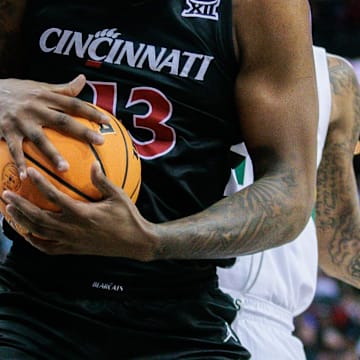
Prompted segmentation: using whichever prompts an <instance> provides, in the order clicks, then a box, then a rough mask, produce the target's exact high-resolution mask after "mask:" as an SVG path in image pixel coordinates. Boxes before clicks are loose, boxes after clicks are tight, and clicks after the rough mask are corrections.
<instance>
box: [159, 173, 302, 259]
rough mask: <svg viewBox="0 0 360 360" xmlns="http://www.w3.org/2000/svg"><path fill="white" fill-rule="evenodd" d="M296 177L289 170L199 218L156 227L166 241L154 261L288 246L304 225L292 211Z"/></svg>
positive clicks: (235, 253)
mask: <svg viewBox="0 0 360 360" xmlns="http://www.w3.org/2000/svg"><path fill="white" fill-rule="evenodd" d="M294 172H295V171H294ZM294 172H291V170H289V169H288V168H287V169H284V170H283V173H282V176H279V175H277V176H269V177H264V178H262V179H261V180H258V181H256V183H254V184H253V185H252V186H250V187H248V188H245V189H244V190H242V191H240V192H238V193H237V194H235V195H232V196H230V197H228V198H226V199H223V200H221V201H220V202H218V203H216V204H215V205H213V206H212V207H210V208H208V209H207V210H205V211H203V212H201V213H199V214H197V215H194V216H191V217H188V218H185V219H181V220H177V221H174V222H172V223H167V224H166V225H165V226H164V227H161V226H160V229H159V230H160V231H161V232H162V234H161V238H163V239H164V241H163V243H162V245H163V246H162V248H161V254H158V256H159V257H162V258H163V257H167V256H169V257H171V256H175V257H176V258H184V259H186V258H190V257H191V258H193V259H194V258H200V259H201V258H224V257H234V256H237V255H241V254H248V253H253V252H256V251H261V250H265V249H268V248H272V247H274V246H278V245H282V244H284V243H285V242H288V241H290V240H292V239H293V238H295V237H296V235H297V234H298V233H299V232H300V230H301V229H302V228H303V226H304V224H305V222H306V219H305V218H304V219H301V221H299V213H298V212H297V211H296V210H294V206H293V205H294V198H295V197H294V193H295V191H296V190H295V189H296V184H295V180H294V179H295V176H294ZM167 234H169V236H170V234H171V241H167ZM174 234H176V235H175V236H174ZM168 239H169V238H168ZM189 239H191V241H189ZM184 242H186V243H187V246H186V247H185V246H184Z"/></svg>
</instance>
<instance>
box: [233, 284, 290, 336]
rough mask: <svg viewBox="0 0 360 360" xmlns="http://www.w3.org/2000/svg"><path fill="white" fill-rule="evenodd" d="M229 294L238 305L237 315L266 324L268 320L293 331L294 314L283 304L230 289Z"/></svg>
mask: <svg viewBox="0 0 360 360" xmlns="http://www.w3.org/2000/svg"><path fill="white" fill-rule="evenodd" d="M230 295H231V296H232V297H233V298H234V299H235V301H236V304H237V306H238V307H239V310H238V314H239V315H238V316H239V317H241V318H242V319H246V320H251V321H259V322H266V323H267V324H268V323H269V322H270V323H272V324H273V325H275V326H280V327H282V328H285V329H286V330H287V331H291V332H292V331H294V329H295V327H294V314H293V313H292V312H291V311H290V310H288V309H286V308H284V307H283V306H280V305H278V304H275V303H273V302H271V301H269V300H264V299H262V298H259V297H258V296H254V295H251V294H241V293H240V292H236V291H231V294H230Z"/></svg>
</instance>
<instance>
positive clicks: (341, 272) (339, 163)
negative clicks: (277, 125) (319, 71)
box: [316, 57, 360, 287]
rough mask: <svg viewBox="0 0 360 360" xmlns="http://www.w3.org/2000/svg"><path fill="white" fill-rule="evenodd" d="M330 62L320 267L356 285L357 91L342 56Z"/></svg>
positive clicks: (359, 237)
mask: <svg viewBox="0 0 360 360" xmlns="http://www.w3.org/2000/svg"><path fill="white" fill-rule="evenodd" d="M329 65H330V66H329V71H330V80H331V87H332V89H331V90H332V103H333V107H332V116H331V120H330V126H329V129H328V135H327V140H326V145H325V148H324V151H323V156H322V160H321V165H320V168H319V170H318V176H317V202H316V227H317V232H318V242H319V255H320V266H321V267H322V269H323V270H324V271H325V272H327V273H328V274H329V275H332V276H334V277H336V278H339V279H340V280H342V281H345V282H347V283H349V284H351V285H353V286H356V287H360V271H359V270H360V268H359V265H360V262H359V261H360V209H359V200H358V190H357V185H356V180H355V174H354V169H353V162H352V159H353V151H354V148H355V144H356V142H357V140H358V138H359V133H360V90H359V84H358V81H357V79H356V76H355V74H354V71H353V69H352V67H351V65H349V64H348V63H347V62H346V61H345V60H343V59H341V58H338V57H334V58H332V60H331V61H330V63H329Z"/></svg>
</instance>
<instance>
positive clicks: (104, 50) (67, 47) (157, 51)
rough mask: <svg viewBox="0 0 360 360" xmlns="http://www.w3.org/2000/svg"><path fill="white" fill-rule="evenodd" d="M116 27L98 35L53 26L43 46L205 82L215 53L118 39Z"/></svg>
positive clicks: (46, 49) (44, 35)
mask: <svg viewBox="0 0 360 360" xmlns="http://www.w3.org/2000/svg"><path fill="white" fill-rule="evenodd" d="M119 36H121V34H120V33H118V32H116V29H104V30H102V31H98V32H97V33H96V34H87V35H84V34H83V33H81V32H77V31H71V30H62V29H59V28H49V29H47V30H45V31H44V32H43V33H42V35H41V36H40V40H39V46H40V49H41V50H42V51H43V52H45V53H54V54H59V55H65V56H69V55H72V56H76V57H78V58H80V59H89V60H92V61H97V62H102V63H109V64H117V65H120V64H122V65H127V66H129V67H133V68H139V69H143V68H146V69H149V70H151V71H156V72H165V73H169V74H172V75H175V76H181V77H185V78H193V79H195V80H198V81H203V80H204V78H205V76H206V73H207V71H208V69H209V66H210V63H211V61H212V60H213V59H214V57H213V56H208V55H203V54H197V53H192V52H189V51H182V50H178V49H168V48H165V47H156V46H154V45H151V44H144V43H134V42H132V41H129V40H125V39H122V38H118V37H119Z"/></svg>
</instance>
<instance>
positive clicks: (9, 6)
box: [0, 0, 26, 78]
mask: <svg viewBox="0 0 360 360" xmlns="http://www.w3.org/2000/svg"><path fill="white" fill-rule="evenodd" d="M25 3H26V1H24V0H4V1H1V0H0V77H1V78H4V77H12V76H16V75H17V74H18V73H19V72H20V69H21V63H22V58H23V56H22V47H21V44H20V42H21V19H22V15H23V11H24V7H25Z"/></svg>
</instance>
